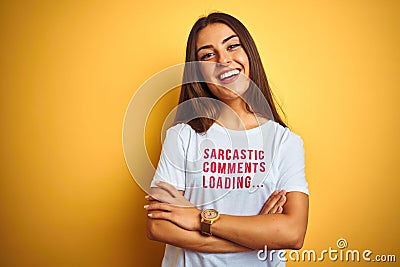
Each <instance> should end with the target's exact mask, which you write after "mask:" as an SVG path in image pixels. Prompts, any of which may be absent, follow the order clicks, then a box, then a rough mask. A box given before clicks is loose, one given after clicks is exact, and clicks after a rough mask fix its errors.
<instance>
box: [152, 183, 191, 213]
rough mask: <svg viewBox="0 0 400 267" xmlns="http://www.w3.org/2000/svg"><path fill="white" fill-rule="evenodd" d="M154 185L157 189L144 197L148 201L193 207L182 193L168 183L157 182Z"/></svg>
mask: <svg viewBox="0 0 400 267" xmlns="http://www.w3.org/2000/svg"><path fill="white" fill-rule="evenodd" d="M156 185H157V186H158V188H159V189H162V191H161V192H160V190H158V191H156V192H155V193H152V194H150V195H148V196H146V199H147V200H148V201H154V200H155V201H158V202H163V203H168V204H173V205H177V206H182V207H193V204H192V203H190V202H189V200H187V199H186V198H185V197H184V196H183V195H182V191H178V190H177V189H176V188H175V187H174V186H172V185H170V184H169V183H166V182H162V181H157V182H156Z"/></svg>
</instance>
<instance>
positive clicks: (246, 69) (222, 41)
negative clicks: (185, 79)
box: [196, 23, 250, 101]
mask: <svg viewBox="0 0 400 267" xmlns="http://www.w3.org/2000/svg"><path fill="white" fill-rule="evenodd" d="M196 52H197V53H196V55H197V60H198V61H201V62H202V64H201V67H200V68H201V73H202V74H203V77H204V79H205V81H206V82H207V84H208V87H209V88H210V90H211V92H212V93H213V94H214V95H215V96H216V97H217V98H218V99H220V100H221V101H225V100H226V101H229V100H234V99H238V98H239V96H241V95H242V94H243V93H244V92H246V90H247V88H248V87H249V74H250V65H249V59H248V57H247V54H246V52H245V51H244V49H243V47H242V45H241V43H240V40H239V37H238V36H237V34H236V33H235V32H234V31H233V30H232V29H231V28H230V27H229V26H227V25H226V24H223V23H213V24H210V25H207V26H206V27H205V28H204V29H202V30H201V31H200V32H199V33H198V36H197V42H196Z"/></svg>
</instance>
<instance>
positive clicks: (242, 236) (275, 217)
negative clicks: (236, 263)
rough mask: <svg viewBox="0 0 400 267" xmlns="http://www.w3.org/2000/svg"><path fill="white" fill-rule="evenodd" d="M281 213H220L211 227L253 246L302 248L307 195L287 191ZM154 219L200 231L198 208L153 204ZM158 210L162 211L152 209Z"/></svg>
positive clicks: (216, 232)
mask: <svg viewBox="0 0 400 267" xmlns="http://www.w3.org/2000/svg"><path fill="white" fill-rule="evenodd" d="M286 199H287V202H286V204H285V206H284V209H283V213H282V214H267V215H265V214H263V215H256V216H231V215H224V214H223V215H221V217H220V219H219V220H218V221H216V222H215V223H214V224H212V226H211V231H212V233H213V234H214V235H216V236H218V237H220V238H223V239H226V240H229V241H232V242H234V243H236V244H240V245H241V246H244V247H248V248H252V249H263V248H264V246H265V245H267V246H268V248H269V249H300V248H301V247H302V245H303V241H304V236H305V232H306V229H307V221H308V196H307V195H306V194H304V193H301V192H291V193H287V196H286ZM147 209H148V210H149V214H151V217H152V218H157V219H164V220H169V221H171V222H173V223H175V224H177V225H178V226H180V227H181V228H184V229H187V230H191V231H195V232H196V233H198V231H199V230H200V220H199V210H197V209H196V208H192V207H177V206H174V205H170V204H166V203H154V204H151V205H150V206H149V207H147ZM153 211H159V212H153Z"/></svg>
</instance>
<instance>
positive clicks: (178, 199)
mask: <svg viewBox="0 0 400 267" xmlns="http://www.w3.org/2000/svg"><path fill="white" fill-rule="evenodd" d="M158 185H159V186H160V187H161V188H152V189H151V192H150V193H151V195H152V196H153V197H150V196H148V197H147V199H148V200H150V205H153V204H157V203H160V202H159V201H155V199H154V197H155V198H156V199H159V200H160V201H162V202H165V203H169V204H174V205H179V206H180V207H183V210H184V211H192V212H193V214H194V216H195V217H197V219H196V221H198V222H199V221H200V211H199V210H197V209H196V208H194V206H193V205H192V204H191V203H190V202H189V201H188V200H187V199H185V198H184V197H183V191H178V190H176V189H175V188H174V187H173V186H171V185H169V184H168V183H158ZM285 194H286V192H285V191H284V190H282V191H275V192H274V193H273V194H272V195H271V196H270V197H269V198H268V200H267V201H266V202H265V204H264V206H263V207H262V209H261V211H260V214H272V213H282V211H283V208H282V206H283V205H284V204H285V202H286V196H285ZM161 213H163V212H162V211H159V210H152V211H151V213H150V214H152V215H153V216H155V217H157V215H160V214H161ZM153 216H151V217H148V220H147V235H148V237H149V239H151V240H156V241H160V242H164V243H168V244H171V245H174V246H178V247H181V248H185V249H190V250H194V251H199V252H213V253H220V252H243V251H249V250H251V249H249V248H247V247H246V246H241V245H238V244H237V243H235V242H232V241H229V240H226V239H223V238H219V237H216V236H212V237H204V236H202V235H201V234H200V232H199V231H190V230H186V229H184V228H181V227H180V226H178V225H177V224H175V223H173V222H171V221H169V220H163V219H155V218H154V217H153ZM152 217H153V218H152Z"/></svg>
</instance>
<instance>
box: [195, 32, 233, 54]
mask: <svg viewBox="0 0 400 267" xmlns="http://www.w3.org/2000/svg"><path fill="white" fill-rule="evenodd" d="M235 37H238V36H237V35H236V34H233V35H231V36H229V37H226V38H225V39H224V40H222V44H224V43H226V42H228V41H229V40H230V39H232V38H235ZM208 48H213V46H212V45H203V46H202V47H200V48H199V49H197V51H196V54H197V53H199V51H200V50H202V49H208Z"/></svg>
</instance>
